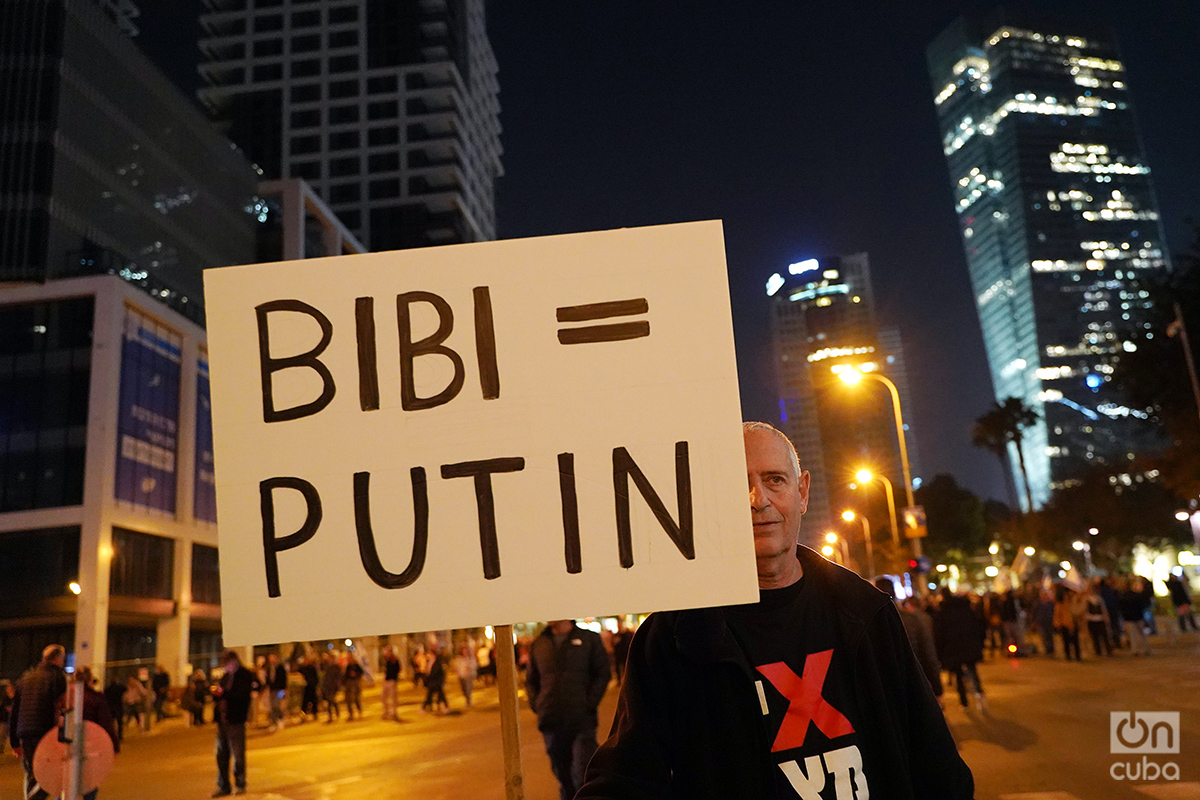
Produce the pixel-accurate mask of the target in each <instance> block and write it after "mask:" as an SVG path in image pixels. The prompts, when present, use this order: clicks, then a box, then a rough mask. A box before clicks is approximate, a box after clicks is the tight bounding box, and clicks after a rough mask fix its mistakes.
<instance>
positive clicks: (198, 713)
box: [188, 669, 209, 725]
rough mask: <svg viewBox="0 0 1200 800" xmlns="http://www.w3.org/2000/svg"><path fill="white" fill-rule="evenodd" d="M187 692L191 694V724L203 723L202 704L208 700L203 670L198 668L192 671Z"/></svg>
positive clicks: (206, 680) (206, 681)
mask: <svg viewBox="0 0 1200 800" xmlns="http://www.w3.org/2000/svg"><path fill="white" fill-rule="evenodd" d="M188 692H189V693H190V694H191V696H192V724H193V725H203V724H204V705H205V703H207V702H208V695H209V691H208V676H206V675H205V674H204V670H202V669H198V670H196V671H195V672H193V673H192V680H191V683H190V684H189V685H188Z"/></svg>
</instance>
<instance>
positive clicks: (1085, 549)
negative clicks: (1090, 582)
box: [1071, 542, 1092, 578]
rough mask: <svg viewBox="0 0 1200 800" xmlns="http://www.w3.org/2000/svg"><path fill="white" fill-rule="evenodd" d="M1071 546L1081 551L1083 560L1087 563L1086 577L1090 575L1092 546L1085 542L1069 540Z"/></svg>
mask: <svg viewBox="0 0 1200 800" xmlns="http://www.w3.org/2000/svg"><path fill="white" fill-rule="evenodd" d="M1071 547H1074V548H1075V549H1076V550H1079V551H1081V552H1082V553H1083V560H1084V562H1085V563H1086V564H1087V577H1089V578H1090V577H1092V546H1091V545H1090V544H1088V543H1087V542H1071Z"/></svg>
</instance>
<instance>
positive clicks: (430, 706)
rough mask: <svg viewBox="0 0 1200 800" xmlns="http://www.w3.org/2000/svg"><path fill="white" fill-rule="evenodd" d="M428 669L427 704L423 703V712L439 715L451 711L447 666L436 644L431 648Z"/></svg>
mask: <svg viewBox="0 0 1200 800" xmlns="http://www.w3.org/2000/svg"><path fill="white" fill-rule="evenodd" d="M426 669H427V670H428V671H427V672H426V673H425V702H423V703H421V710H422V711H436V712H437V713H439V714H441V713H443V712H445V711H449V710H450V703H449V702H448V701H447V700H446V665H445V663H444V662H443V660H442V653H441V648H440V647H439V646H438V645H436V644H435V645H432V646H431V647H430V648H429V652H428V654H427V656H426ZM435 701H436V702H435ZM435 706H436V707H435Z"/></svg>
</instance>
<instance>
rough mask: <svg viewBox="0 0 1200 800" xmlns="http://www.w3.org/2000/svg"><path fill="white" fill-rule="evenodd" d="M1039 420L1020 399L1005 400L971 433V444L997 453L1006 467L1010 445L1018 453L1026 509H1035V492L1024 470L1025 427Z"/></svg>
mask: <svg viewBox="0 0 1200 800" xmlns="http://www.w3.org/2000/svg"><path fill="white" fill-rule="evenodd" d="M1037 421H1038V414H1037V412H1036V411H1034V410H1033V409H1032V408H1030V407H1029V406H1027V405H1025V403H1024V401H1022V400H1021V399H1020V398H1017V397H1006V398H1005V399H1004V402H1003V403H995V404H993V405H992V407H991V408H990V409H988V411H987V413H985V414H984V415H983V416H981V417H979V418H978V419H976V420H975V427H974V428H973V429H972V431H971V444H973V445H975V446H976V447H982V448H985V449H987V450H990V451H992V452H993V453H995V454H996V455H997V456H998V457H999V458H1000V460H1001V464H1002V466H1003V467H1004V468H1007V462H1006V460H1005V456H1006V455H1007V453H1008V444H1009V443H1010V442H1011V443H1012V444H1013V445H1014V446H1015V447H1016V451H1017V462H1018V465H1019V466H1020V469H1021V483H1022V484H1023V485H1024V486H1025V502H1026V509H1027V510H1029V511H1032V510H1033V492H1032V491H1030V488H1029V473H1028V472H1026V470H1025V452H1024V450H1023V449H1022V448H1021V441H1022V440H1023V439H1024V431H1025V429H1026V428H1029V427H1032V426H1033V425H1035V424H1036V423H1037Z"/></svg>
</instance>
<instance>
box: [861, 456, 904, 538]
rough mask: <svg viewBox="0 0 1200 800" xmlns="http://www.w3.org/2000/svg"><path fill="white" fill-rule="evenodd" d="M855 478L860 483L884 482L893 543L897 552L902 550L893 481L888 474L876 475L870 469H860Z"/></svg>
mask: <svg viewBox="0 0 1200 800" xmlns="http://www.w3.org/2000/svg"><path fill="white" fill-rule="evenodd" d="M854 478H855V480H857V481H858V482H859V484H864V485H865V484H869V483H870V482H871V481H874V480H878V481H880V482H881V483H883V490H884V493H885V494H886V495H887V504H888V517H889V518H890V519H891V521H892V544H893V545H895V547H896V552H897V553H899V552H900V523H899V521H898V520H897V519H896V494H895V492H894V491H893V489H892V482H891V481H890V480H888V476H887V475H876V474H875V473H873V472H871V470H869V469H860V470H859V471H858V472H856V473H855V474H854Z"/></svg>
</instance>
